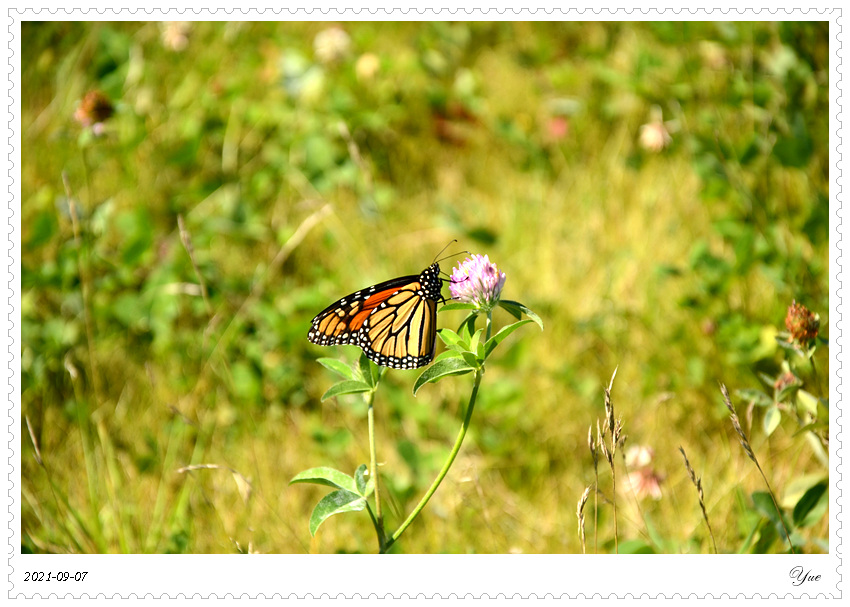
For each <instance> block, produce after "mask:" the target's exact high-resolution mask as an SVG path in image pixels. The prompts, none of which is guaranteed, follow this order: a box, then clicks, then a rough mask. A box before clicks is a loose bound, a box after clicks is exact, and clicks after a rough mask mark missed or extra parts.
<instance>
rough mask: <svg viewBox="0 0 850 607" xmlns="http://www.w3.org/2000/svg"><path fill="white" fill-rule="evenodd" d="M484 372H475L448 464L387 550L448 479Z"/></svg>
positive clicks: (402, 525)
mask: <svg viewBox="0 0 850 607" xmlns="http://www.w3.org/2000/svg"><path fill="white" fill-rule="evenodd" d="M483 373H484V370H483V369H478V370H477V371H476V372H475V383H474V384H473V386H472V394H471V395H470V397H469V404H468V405H467V406H466V415H465V416H464V419H463V424H462V425H461V427H460V431H459V432H458V434H457V439H455V444H454V447H452V450H451V453H449V457H448V459H447V460H446V463H445V464H443V468H442V470H440V473H439V474H438V475H437V478H436V479H434V482H433V483H432V484H431V487H430V488H429V489H428V492H427V493H425V495H424V497H423V498H422V499H421V500H420V502H419V503H418V504H417V505H416V508H414V509H413V512H411V513H410V516H408V517H407V520H406V521H404V522H403V523H402V524H401V526H400V527H399V528H398V529H397V530H396V532H395V533H393V535H392V537H391V538H390V539H389V541H387V544H386V546H385V547H384V548H385V549H386V550H388V549H389V548H390V546H392V545H393V544H394V543H395V542H396V540H398V538H399V537H400V536H401V534H402V533H404V531H405V529H407V528H408V527H409V526H410V523H412V522H413V521H414V520H415V519H416V517H417V516H419V513H420V512H421V511H422V509H423V508H424V507H425V504H427V503H428V500H430V499H431V496H432V495H434V493H435V492H436V491H437V487H439V486H440V483H442V482H443V479H444V478H445V477H446V474H448V472H449V468H451V467H452V464H453V463H454V461H455V457H457V454H458V452H459V451H460V446H461V445H462V444H463V439H464V437H465V436H466V431H467V430H468V429H469V422H470V420H471V419H472V411H473V409H474V408H475V399H476V397H477V396H478V387H479V386H480V385H481V377H482V376H483Z"/></svg>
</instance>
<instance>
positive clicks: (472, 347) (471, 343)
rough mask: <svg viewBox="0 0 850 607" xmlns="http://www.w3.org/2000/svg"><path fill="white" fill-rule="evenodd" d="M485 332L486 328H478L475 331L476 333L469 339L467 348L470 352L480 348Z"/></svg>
mask: <svg viewBox="0 0 850 607" xmlns="http://www.w3.org/2000/svg"><path fill="white" fill-rule="evenodd" d="M483 333H484V329H478V330H477V331H476V332H475V335H473V336H472V339H470V340H469V346H468V347H467V350H469V351H470V352H476V351H477V350H478V343H479V342H480V341H481V335H482V334H483Z"/></svg>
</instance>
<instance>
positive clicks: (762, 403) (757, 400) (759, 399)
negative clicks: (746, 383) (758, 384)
mask: <svg viewBox="0 0 850 607" xmlns="http://www.w3.org/2000/svg"><path fill="white" fill-rule="evenodd" d="M735 394H736V396H738V397H740V398H741V399H743V400H745V401H747V402H748V403H753V404H754V405H756V406H757V407H770V406H771V405H773V404H774V403H773V399H772V398H770V397H769V396H768V395H767V394H765V393H764V392H762V391H761V390H756V389H755V388H743V389H741V390H735Z"/></svg>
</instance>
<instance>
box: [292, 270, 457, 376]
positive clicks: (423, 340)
mask: <svg viewBox="0 0 850 607" xmlns="http://www.w3.org/2000/svg"><path fill="white" fill-rule="evenodd" d="M442 287H443V280H442V279H441V278H440V264H439V262H434V263H433V264H431V265H430V266H428V267H427V268H425V269H424V270H422V272H421V273H420V274H419V275H412V276H402V277H400V278H393V279H392V280H387V281H385V282H381V283H378V284H376V285H373V286H371V287H367V288H365V289H361V290H359V291H357V292H355V293H352V294H351V295H347V296H345V297H343V298H342V299H340V300H339V301H336V302H334V303H332V304H331V305H329V306H328V307H327V308H325V309H324V310H322V311H321V312H319V314H318V315H316V317H315V318H314V319H313V323H312V326H311V327H310V332H309V333H308V334H307V337H308V338H309V340H310V341H311V342H313V343H314V344H318V345H320V346H336V345H340V344H353V345H355V346H360V348H362V349H363V352H365V354H366V356H367V357H368V358H369V360H372V361H374V362H375V363H377V364H379V365H381V366H382V367H391V368H393V369H415V368H417V367H422V366H424V365H427V364H428V363H430V362H431V361H432V360H433V359H434V348H435V345H436V340H437V302H438V301H445V300H446V299H445V298H444V297H443V296H442V295H441V293H440V291H441V290H442Z"/></svg>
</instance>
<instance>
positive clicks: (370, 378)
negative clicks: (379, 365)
mask: <svg viewBox="0 0 850 607" xmlns="http://www.w3.org/2000/svg"><path fill="white" fill-rule="evenodd" d="M357 362H358V364H359V365H360V374H361V375H362V376H363V381H365V382H366V383H367V384H369V387H370V388H374V387H375V386H376V385H377V379H378V378H377V376H376V374H375V372H374V371H373V370H372V367H371V365H370V361H369V358H368V357H367V356H366V353H365V352H361V353H360V359H359V360H358V361H357Z"/></svg>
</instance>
